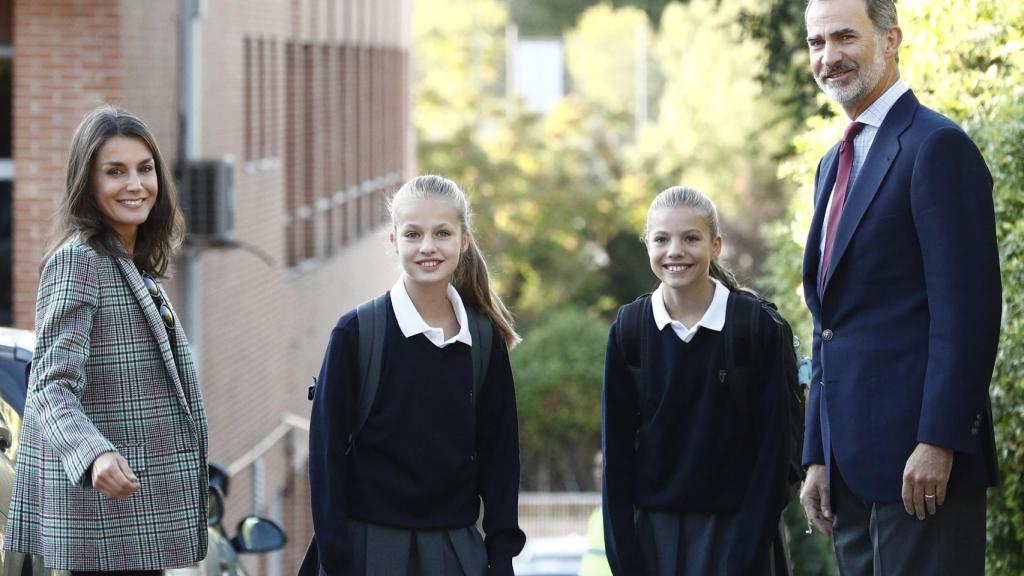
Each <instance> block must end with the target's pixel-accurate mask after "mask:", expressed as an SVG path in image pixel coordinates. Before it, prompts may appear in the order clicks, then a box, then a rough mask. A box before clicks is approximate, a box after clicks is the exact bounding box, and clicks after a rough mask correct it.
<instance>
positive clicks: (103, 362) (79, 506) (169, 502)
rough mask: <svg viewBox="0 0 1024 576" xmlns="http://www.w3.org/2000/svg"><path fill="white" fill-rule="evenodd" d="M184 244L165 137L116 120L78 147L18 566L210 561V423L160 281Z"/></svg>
mask: <svg viewBox="0 0 1024 576" xmlns="http://www.w3.org/2000/svg"><path fill="white" fill-rule="evenodd" d="M182 233H183V223H182V219H181V215H180V212H179V211H178V209H177V206H176V200H175V191H174V185H173V181H172V180H171V178H170V173H169V171H168V169H167V166H166V164H165V163H164V161H163V158H162V157H161V155H160V151H159V149H158V148H157V145H156V142H155V140H154V139H153V136H152V135H151V134H150V132H149V130H148V129H147V128H146V126H145V125H144V124H143V123H142V122H141V121H140V120H139V119H138V118H136V117H134V116H132V115H131V114H129V113H127V112H125V111H123V110H119V109H116V108H112V107H110V106H103V107H100V108H97V109H96V110H94V111H92V112H91V113H89V114H88V115H87V116H86V117H85V119H84V120H83V121H82V123H81V124H80V125H79V126H78V129H77V131H76V132H75V135H74V137H73V139H72V142H71V152H70V158H69V160H68V169H67V189H66V194H65V196H64V198H63V200H62V203H61V207H60V213H59V216H58V219H57V229H56V234H55V236H54V240H55V243H54V245H53V246H52V247H51V248H50V250H49V251H48V254H47V257H46V259H45V262H46V263H45V265H44V267H43V272H42V278H41V279H40V283H39V295H38V302H37V305H36V351H35V357H34V358H33V363H32V364H33V365H32V374H31V377H30V379H29V392H28V398H27V401H26V404H25V417H24V422H23V428H22V432H21V434H22V435H21V447H20V449H19V453H18V458H17V465H16V479H15V485H14V491H13V496H12V498H11V508H10V518H9V520H8V523H7V534H6V542H5V543H4V546H5V547H6V548H7V549H8V550H16V551H19V552H24V553H31V554H36V555H40V556H42V557H43V558H44V563H45V565H46V566H47V567H48V568H57V569H65V570H71V571H72V572H73V573H89V572H130V573H132V574H139V573H145V572H146V571H156V570H160V569H163V568H171V567H178V566H185V565H189V564H193V563H196V562H198V561H200V560H202V559H203V558H204V557H205V556H206V546H207V534H206V515H207V467H206V466H207V462H206V456H207V431H206V412H205V410H204V408H203V400H202V395H201V393H200V390H199V383H198V380H197V378H196V371H195V366H194V365H193V362H192V357H191V355H190V352H189V347H188V342H187V341H186V340H185V335H184V333H183V332H182V330H181V328H180V327H179V326H178V324H177V323H176V322H175V314H174V312H173V310H172V309H171V307H170V302H169V301H168V300H167V296H166V294H165V293H164V292H163V290H162V289H161V288H160V286H159V285H158V284H157V283H156V282H155V281H154V280H153V278H154V277H157V278H159V277H161V276H162V275H163V274H164V272H165V271H166V269H167V265H168V261H169V259H170V257H171V255H172V251H173V248H174V247H175V244H176V243H177V241H178V240H179V239H180V238H181V235H182Z"/></svg>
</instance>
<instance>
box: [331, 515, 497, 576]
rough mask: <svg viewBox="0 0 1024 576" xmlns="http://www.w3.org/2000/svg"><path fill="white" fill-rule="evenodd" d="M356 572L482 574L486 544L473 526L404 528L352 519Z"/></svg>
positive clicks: (381, 574)
mask: <svg viewBox="0 0 1024 576" xmlns="http://www.w3.org/2000/svg"><path fill="white" fill-rule="evenodd" d="M349 537H350V538H351V541H352V550H353V554H354V559H355V567H356V574H360V575H362V574H365V575H366V576H486V574H487V548H486V547H485V546H484V541H483V538H482V537H481V536H480V532H479V531H478V530H477V529H476V526H468V527H466V528H456V529H452V530H406V529H402V528H390V527H387V526H378V525H376V524H366V523H363V522H358V521H355V520H352V521H350V522H349Z"/></svg>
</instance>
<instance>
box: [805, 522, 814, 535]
mask: <svg viewBox="0 0 1024 576" xmlns="http://www.w3.org/2000/svg"><path fill="white" fill-rule="evenodd" d="M813 528H814V527H813V526H811V521H810V520H808V521H807V531H806V532H804V534H813V533H814V529H813Z"/></svg>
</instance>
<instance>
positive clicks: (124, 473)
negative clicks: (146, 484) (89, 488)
mask: <svg viewBox="0 0 1024 576" xmlns="http://www.w3.org/2000/svg"><path fill="white" fill-rule="evenodd" d="M92 485H93V487H94V488H96V489H97V490H99V491H100V492H103V493H104V494H106V495H107V496H109V497H111V498H114V499H115V500H120V499H123V498H127V497H129V496H131V495H132V494H133V493H135V492H138V490H139V479H138V478H137V477H136V476H135V474H134V473H133V472H132V468H131V466H129V465H128V461H127V460H125V459H124V457H122V456H121V455H120V454H118V453H117V452H104V453H103V454H100V455H99V456H97V457H96V459H95V460H93V462H92Z"/></svg>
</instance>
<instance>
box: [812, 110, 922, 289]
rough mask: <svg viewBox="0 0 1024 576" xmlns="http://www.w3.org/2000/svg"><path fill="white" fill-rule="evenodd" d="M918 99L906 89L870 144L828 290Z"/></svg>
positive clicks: (841, 228) (843, 219) (839, 233)
mask: <svg viewBox="0 0 1024 576" xmlns="http://www.w3.org/2000/svg"><path fill="white" fill-rule="evenodd" d="M917 106H918V102H917V98H916V97H915V96H914V93H913V92H911V91H909V90H908V91H907V93H906V94H904V95H903V96H901V97H900V99H899V100H897V101H896V104H894V105H893V107H892V108H891V109H890V110H889V113H888V114H886V117H885V120H883V121H882V126H881V127H880V128H879V129H878V134H876V135H875V139H874V141H873V142H872V143H871V150H870V151H868V156H867V158H865V159H864V166H863V167H862V168H861V170H860V174H858V175H857V179H856V180H854V182H853V188H852V189H851V190H850V191H849V194H848V195H847V198H846V206H845V207H844V208H843V214H842V216H840V218H839V225H838V226H837V227H836V241H835V244H834V245H833V247H832V261H831V262H830V263H829V268H828V272H827V274H826V276H825V289H826V290H827V289H828V282H829V280H831V279H832V274H833V273H835V270H836V266H837V265H838V264H839V261H840V260H842V258H843V254H844V253H845V252H846V248H847V247H848V246H849V245H850V239H851V238H853V233H854V232H855V231H856V230H857V226H858V225H859V224H860V221H861V219H862V218H863V217H864V213H865V212H867V210H868V206H870V205H871V201H872V200H874V198H875V194H877V193H878V186H879V185H880V184H881V183H882V179H883V178H885V175H886V173H888V172H889V167H890V166H892V163H893V161H894V160H895V159H896V156H897V155H898V154H899V152H900V141H899V137H900V135H901V134H903V132H904V131H905V130H906V129H907V127H909V126H910V122H911V120H913V118H914V111H915V110H917Z"/></svg>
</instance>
